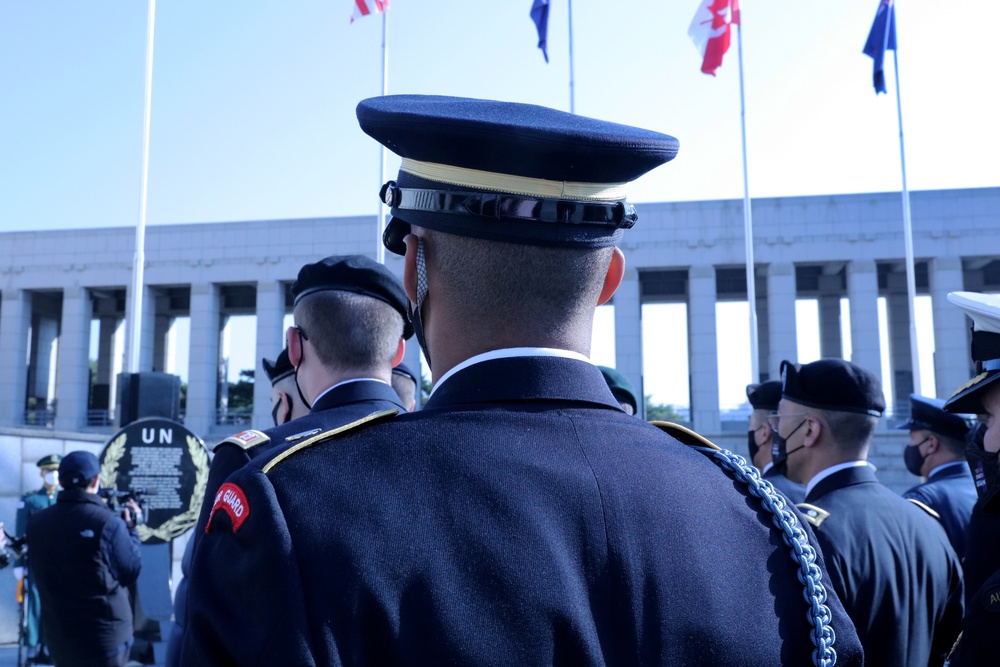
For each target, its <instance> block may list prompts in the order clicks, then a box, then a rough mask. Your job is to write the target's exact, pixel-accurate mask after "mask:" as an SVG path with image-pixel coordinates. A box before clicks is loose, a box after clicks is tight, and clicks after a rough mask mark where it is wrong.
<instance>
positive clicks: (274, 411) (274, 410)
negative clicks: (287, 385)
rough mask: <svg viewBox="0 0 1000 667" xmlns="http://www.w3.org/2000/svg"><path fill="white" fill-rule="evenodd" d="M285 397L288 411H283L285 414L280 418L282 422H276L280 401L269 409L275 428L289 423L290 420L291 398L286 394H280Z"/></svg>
mask: <svg viewBox="0 0 1000 667" xmlns="http://www.w3.org/2000/svg"><path fill="white" fill-rule="evenodd" d="M281 395H282V396H284V397H285V402H286V403H287V404H288V409H287V410H285V414H284V415H283V416H282V420H281V421H280V422H279V421H278V410H280V409H281V401H280V400H279V401H278V402H277V403H275V404H274V407H273V408H271V419H272V420H273V421H274V425H275V426H281V425H282V424H284V423H285V422H290V421H291V420H292V397H291V396H289V395H288V394H281Z"/></svg>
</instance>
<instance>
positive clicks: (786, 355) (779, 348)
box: [767, 264, 799, 380]
mask: <svg viewBox="0 0 1000 667" xmlns="http://www.w3.org/2000/svg"><path fill="white" fill-rule="evenodd" d="M767 329H768V357H769V358H768V363H767V372H768V377H769V378H770V379H771V380H779V379H781V362H782V361H784V360H785V359H788V360H790V361H797V360H798V358H799V343H798V338H796V323H795V265H794V264H771V265H769V266H768V267H767Z"/></svg>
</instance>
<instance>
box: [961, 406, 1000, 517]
mask: <svg viewBox="0 0 1000 667" xmlns="http://www.w3.org/2000/svg"><path fill="white" fill-rule="evenodd" d="M985 433H986V424H981V425H980V426H979V428H978V429H976V431H975V433H974V434H973V436H972V437H971V438H969V441H968V444H967V445H966V447H965V458H966V459H967V460H968V461H969V468H970V469H971V470H972V479H973V481H975V483H976V492H977V493H979V499H980V502H981V503H982V504H983V511H985V512H989V513H991V514H1000V460H998V456H997V454H996V453H994V452H988V451H986V450H985V449H983V435H984V434H985Z"/></svg>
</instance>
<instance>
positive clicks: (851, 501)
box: [771, 359, 963, 667]
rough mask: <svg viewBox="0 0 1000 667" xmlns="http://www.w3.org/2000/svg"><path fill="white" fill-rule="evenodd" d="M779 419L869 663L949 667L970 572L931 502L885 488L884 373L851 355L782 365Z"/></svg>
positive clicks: (781, 439) (792, 471)
mask: <svg viewBox="0 0 1000 667" xmlns="http://www.w3.org/2000/svg"><path fill="white" fill-rule="evenodd" d="M781 379H782V395H781V402H780V403H779V404H778V411H777V413H776V414H775V415H774V416H773V418H772V419H771V427H772V428H773V429H774V437H775V440H776V441H777V443H778V450H779V452H780V454H781V455H782V456H783V457H784V458H785V459H786V460H787V462H788V477H789V478H790V479H791V480H793V481H796V482H800V483H804V484H806V500H805V502H804V503H802V504H800V505H799V506H798V507H799V508H800V509H801V510H802V512H803V513H804V514H805V516H806V518H807V520H809V522H810V523H812V525H813V526H814V527H815V529H816V536H817V538H818V539H819V542H820V544H821V545H822V547H823V554H824V556H825V557H826V562H827V566H828V567H829V571H830V578H831V579H832V580H833V586H834V588H835V589H836V590H837V593H838V594H839V595H840V599H841V600H842V601H843V603H844V606H845V607H846V608H847V612H848V613H849V614H850V615H851V618H852V619H853V620H854V626H855V627H856V628H857V631H858V636H859V637H860V638H861V643H862V645H863V646H864V649H865V662H866V663H867V664H871V665H879V667H897V666H898V667H917V666H918V665H919V666H920V667H924V666H925V665H940V664H942V662H943V661H944V658H945V656H946V655H947V653H948V649H949V648H950V647H951V644H952V642H954V641H955V638H956V637H957V636H958V633H959V630H960V628H961V623H962V609H963V602H962V571H961V565H960V564H959V562H958V557H957V556H956V555H955V551H954V550H953V549H952V548H951V545H950V544H949V543H948V537H947V535H945V532H944V529H942V528H941V525H940V524H939V523H938V521H937V520H936V519H935V518H934V517H933V516H931V515H930V514H929V513H928V512H927V511H926V508H923V507H918V505H917V504H915V503H913V502H910V501H907V500H903V499H902V498H900V497H899V496H898V495H897V494H895V493H893V492H892V491H890V490H889V489H888V488H886V487H884V486H882V485H881V484H879V482H878V480H877V479H876V477H875V471H874V469H873V467H872V466H871V465H869V464H868V461H867V458H868V446H869V443H870V442H871V438H872V434H873V433H874V431H875V426H876V424H877V422H878V418H879V417H880V416H881V415H882V412H883V411H884V410H885V399H884V398H883V396H882V384H881V382H880V381H879V379H878V377H876V376H875V375H873V374H872V373H870V372H868V371H866V370H865V369H863V368H861V367H859V366H857V365H855V364H852V363H851V362H849V361H844V360H842V359H820V360H819V361H814V362H812V363H810V364H804V365H802V366H799V365H797V364H793V363H791V362H789V361H783V362H782V363H781Z"/></svg>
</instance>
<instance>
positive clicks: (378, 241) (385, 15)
mask: <svg viewBox="0 0 1000 667" xmlns="http://www.w3.org/2000/svg"><path fill="white" fill-rule="evenodd" d="M388 35H389V12H387V11H385V10H383V11H382V96H383V97H385V96H386V95H387V94H388V92H389V39H388ZM385 162H386V148H385V146H382V147H381V150H380V151H379V160H378V175H379V180H378V186H379V188H381V187H382V184H383V183H385V180H386V178H385ZM385 213H386V211H385V204H384V203H383V202H382V201H381V199H380V200H379V203H378V215H377V216H376V218H375V228H376V231H377V235H376V238H375V258H376V260H377V261H378V263H379V264H385V246H384V245H383V244H382V232H383V230H384V228H385Z"/></svg>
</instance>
